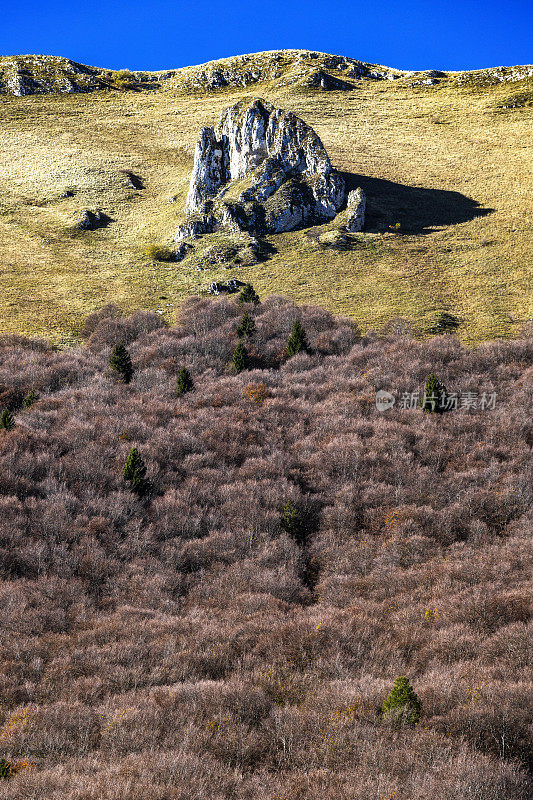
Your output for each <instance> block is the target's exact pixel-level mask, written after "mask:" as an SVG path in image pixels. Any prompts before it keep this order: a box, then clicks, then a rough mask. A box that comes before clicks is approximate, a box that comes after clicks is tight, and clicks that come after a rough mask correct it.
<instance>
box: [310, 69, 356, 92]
mask: <svg viewBox="0 0 533 800" xmlns="http://www.w3.org/2000/svg"><path fill="white" fill-rule="evenodd" d="M305 86H309V88H310V89H324V91H326V92H332V91H337V92H347V91H348V92H349V91H352V90H353V88H354V86H353V84H352V83H348V82H347V81H343V80H342V79H340V78H336V77H335V76H334V75H330V74H329V73H328V72H325V70H323V69H317V70H316V72H312V73H311V74H310V75H309V77H308V78H307V79H306V81H305Z"/></svg>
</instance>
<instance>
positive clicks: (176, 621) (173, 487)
mask: <svg viewBox="0 0 533 800" xmlns="http://www.w3.org/2000/svg"><path fill="white" fill-rule="evenodd" d="M244 312H248V314H249V317H250V318H251V319H252V323H253V324H251V323H249V322H246V323H243V319H242V318H243V314H244ZM295 320H299V321H300V322H301V325H302V328H303V332H304V334H305V338H306V342H307V346H306V347H303V348H302V349H301V350H300V352H297V353H296V354H295V355H293V356H292V357H290V354H291V352H293V350H294V347H293V346H292V345H289V346H288V345H287V341H288V338H289V335H290V333H291V330H293V329H294V322H295ZM238 327H239V330H240V334H241V337H242V339H241V341H242V345H243V348H244V352H243V348H242V347H241V350H240V355H239V358H238V359H237V357H236V356H235V352H236V348H237V345H238V341H239V339H238V335H237V328H238ZM400 328H401V326H399V327H398V329H400ZM83 335H84V337H85V342H86V343H85V345H83V346H80V347H78V348H75V349H65V350H59V349H56V348H54V347H53V346H51V345H49V344H47V343H46V342H44V341H41V340H30V339H25V338H23V337H20V336H16V335H9V336H3V337H2V338H1V339H0V356H1V357H0V405H1V408H2V409H3V410H4V411H8V412H9V413H4V414H3V416H2V418H1V419H2V424H3V426H4V427H3V429H2V430H0V506H1V508H0V553H1V557H0V575H1V582H0V609H1V613H0V627H1V631H2V635H1V640H0V641H1V653H2V658H1V664H2V666H1V670H2V671H1V673H0V698H1V704H0V757H1V759H2V760H0V800H30V798H32V800H33V799H34V798H37V797H38V798H52V799H53V800H59V799H60V798H61V800H186V799H187V800H201V799H202V800H205V798H209V800H233V799H234V798H243V800H244V799H246V800H307V798H316V799H317V800H348V798H349V799H350V800H353V799H354V798H358V799H360V800H428V799H429V798H439V800H474V799H475V800H526V798H527V797H529V796H531V795H530V792H531V783H530V775H531V768H532V764H531V760H530V759H531V752H532V747H531V745H532V742H531V727H530V723H531V702H532V692H531V680H530V678H531V672H530V661H529V659H530V656H531V638H530V628H528V626H529V625H530V576H531V548H530V545H529V543H528V538H527V537H528V534H529V533H530V530H531V521H532V519H531V507H532V505H531V499H532V498H531V490H532V486H533V481H532V475H531V466H532V462H531V448H532V445H533V424H532V417H531V385H532V381H531V379H532V375H533V339H532V338H531V336H530V335H529V336H527V335H526V334H524V335H523V336H522V338H518V339H516V340H512V341H511V340H509V341H498V342H492V343H484V344H481V345H479V346H477V347H476V348H473V349H468V348H466V347H464V346H463V345H462V344H461V343H460V342H459V341H458V340H457V339H456V338H455V337H454V336H451V335H443V336H436V337H434V338H431V339H429V340H426V341H416V340H415V339H413V338H409V337H408V336H399V335H383V336H377V335H376V334H374V333H371V332H370V333H367V334H365V335H364V336H363V335H361V333H360V332H359V330H358V328H357V326H356V325H355V324H354V323H353V321H352V320H349V319H347V318H341V317H334V316H332V315H331V314H330V313H329V312H327V311H325V310H322V309H320V308H318V307H312V306H300V307H298V306H296V305H295V304H294V303H293V302H292V301H290V300H286V299H284V298H280V297H270V298H269V299H267V300H265V301H264V302H263V303H262V304H259V305H253V304H251V303H244V304H238V303H236V302H235V301H233V300H231V299H230V300H227V299H217V300H207V299H202V298H198V297H195V298H191V299H189V300H188V301H187V302H185V304H184V305H183V307H182V308H181V309H180V311H179V315H178V319H177V323H176V325H175V327H168V326H167V325H166V323H165V322H164V320H163V319H162V318H161V316H160V315H157V314H152V313H148V312H139V313H137V314H135V315H134V316H132V317H124V316H122V315H121V312H120V311H119V310H118V309H117V308H114V307H107V308H105V309H103V310H102V311H100V312H97V313H95V314H93V315H92V316H90V317H89V318H88V319H87V321H86V323H85V326H84V331H83ZM119 342H122V343H123V344H124V345H125V347H126V350H127V354H129V356H130V357H131V366H132V370H133V375H132V377H131V380H130V381H129V382H127V383H121V382H120V381H118V380H117V375H116V373H113V371H112V370H111V369H110V366H109V359H110V355H111V351H112V348H114V347H115V345H116V344H117V343H119ZM121 357H122V358H124V356H121ZM115 360H116V359H115ZM237 362H238V369H239V370H240V371H238V372H237V370H236V366H235V365H236V364H237ZM232 363H233V369H231V368H230V366H228V365H230V364H232ZM183 367H186V369H187V371H188V373H189V377H190V382H188V380H187V379H186V378H187V376H185V377H184V375H183V373H182V374H181V376H180V387H181V388H180V391H179V392H178V391H177V388H176V387H177V379H178V375H180V371H181V370H182V368H183ZM431 372H434V373H435V374H436V375H437V376H438V378H439V380H440V381H442V383H443V384H444V385H445V386H446V387H447V390H448V391H449V392H452V391H455V392H458V393H460V394H464V393H471V395H475V396H479V397H481V396H482V394H484V393H485V394H486V395H491V394H492V395H493V394H494V393H496V400H495V403H494V407H493V408H490V409H487V408H485V409H482V408H480V407H479V405H478V407H477V408H473V407H471V408H465V407H463V408H461V407H459V408H458V409H457V410H453V411H450V412H449V413H444V414H433V413H425V412H424V411H423V410H422V409H421V408H419V407H413V408H407V409H403V408H401V407H399V404H398V403H396V405H395V406H394V407H393V408H391V409H389V410H387V411H385V412H379V411H378V410H377V409H376V405H375V398H376V391H378V390H380V389H383V390H387V391H391V392H393V393H395V394H396V395H397V396H400V395H401V394H402V393H403V392H409V393H410V392H414V391H416V390H419V391H423V387H424V384H425V382H426V379H427V377H428V375H429V374H430V373H431ZM191 383H192V386H191ZM133 448H136V449H137V452H138V456H140V458H141V459H142V462H143V465H144V467H145V473H143V475H142V477H143V480H144V481H145V483H142V491H141V490H140V489H139V485H140V484H137V489H136V484H135V481H134V480H133V479H128V480H125V479H124V465H125V462H126V459H127V458H128V455H129V454H131V451H132V450H133ZM130 464H131V459H130ZM130 477H131V476H130ZM132 489H133V491H132ZM528 634H529V638H528ZM399 676H406V677H407V678H408V680H409V683H410V685H411V687H413V690H414V691H415V692H416V695H417V697H418V698H419V703H420V709H419V711H420V713H419V716H418V711H417V716H416V719H415V718H414V717H413V718H412V719H410V720H408V724H407V723H405V720H404V721H403V722H402V721H401V720H398V719H396V718H391V717H389V716H387V714H385V713H384V710H385V709H386V708H387V706H386V705H384V704H385V701H386V700H387V697H388V695H389V692H390V691H391V688H392V687H393V684H394V683H395V681H396V679H397V678H398V677H399Z"/></svg>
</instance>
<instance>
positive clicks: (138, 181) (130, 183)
mask: <svg viewBox="0 0 533 800" xmlns="http://www.w3.org/2000/svg"><path fill="white" fill-rule="evenodd" d="M122 174H123V175H124V180H125V183H126V186H127V188H128V189H145V188H146V187H145V185H144V182H143V179H142V178H141V177H139V175H135V174H134V173H133V172H130V170H129V169H125V170H122Z"/></svg>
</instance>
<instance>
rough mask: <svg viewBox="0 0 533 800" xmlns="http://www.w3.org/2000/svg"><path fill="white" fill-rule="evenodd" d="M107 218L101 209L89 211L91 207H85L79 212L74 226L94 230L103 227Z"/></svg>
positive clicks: (84, 229) (83, 229)
mask: <svg viewBox="0 0 533 800" xmlns="http://www.w3.org/2000/svg"><path fill="white" fill-rule="evenodd" d="M106 219H107V218H106V216H105V214H102V212H101V211H99V210H96V211H89V209H87V208H85V209H83V211H80V213H79V214H78V217H77V219H76V223H75V226H74V227H75V228H77V229H78V230H79V231H93V230H95V229H96V228H100V227H102V226H103V225H104V224H105V222H106Z"/></svg>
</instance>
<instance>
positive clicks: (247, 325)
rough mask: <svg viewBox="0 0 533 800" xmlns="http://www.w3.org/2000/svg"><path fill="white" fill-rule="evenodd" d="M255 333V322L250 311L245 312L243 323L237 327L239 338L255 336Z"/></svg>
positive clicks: (242, 318)
mask: <svg viewBox="0 0 533 800" xmlns="http://www.w3.org/2000/svg"><path fill="white" fill-rule="evenodd" d="M254 333H255V322H254V320H253V317H251V316H250V314H249V313H248V311H245V312H244V314H243V315H242V317H241V321H240V322H239V324H238V325H237V336H253V334H254Z"/></svg>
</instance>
